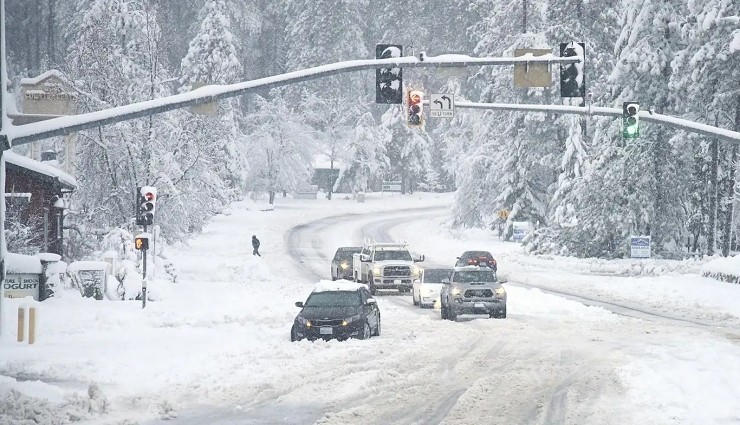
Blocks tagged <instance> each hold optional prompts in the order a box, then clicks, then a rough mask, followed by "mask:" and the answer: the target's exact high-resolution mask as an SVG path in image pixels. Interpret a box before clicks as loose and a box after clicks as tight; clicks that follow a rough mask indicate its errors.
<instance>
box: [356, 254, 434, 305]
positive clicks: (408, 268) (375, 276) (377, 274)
mask: <svg viewBox="0 0 740 425" xmlns="http://www.w3.org/2000/svg"><path fill="white" fill-rule="evenodd" d="M421 261H424V256H423V255H421V256H416V257H412V255H411V253H410V252H409V249H408V245H407V244H399V243H371V244H366V245H365V246H363V247H362V251H361V252H360V253H359V254H354V255H353V258H352V266H353V272H354V277H355V281H356V282H360V283H365V284H367V286H368V288H370V293H371V294H373V295H375V294H376V293H377V290H378V289H395V290H398V291H399V292H409V291H411V287H412V285H413V283H414V280H418V279H419V275H420V274H421V269H420V268H419V267H418V266H417V265H416V264H415V263H417V262H421Z"/></svg>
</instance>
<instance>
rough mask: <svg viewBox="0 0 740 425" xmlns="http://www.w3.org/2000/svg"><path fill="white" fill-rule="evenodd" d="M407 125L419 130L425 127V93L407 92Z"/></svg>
mask: <svg viewBox="0 0 740 425" xmlns="http://www.w3.org/2000/svg"><path fill="white" fill-rule="evenodd" d="M405 98H406V125H408V126H409V127H412V128H419V127H421V126H422V125H424V92H423V91H421V90H413V89H408V90H406V96H405Z"/></svg>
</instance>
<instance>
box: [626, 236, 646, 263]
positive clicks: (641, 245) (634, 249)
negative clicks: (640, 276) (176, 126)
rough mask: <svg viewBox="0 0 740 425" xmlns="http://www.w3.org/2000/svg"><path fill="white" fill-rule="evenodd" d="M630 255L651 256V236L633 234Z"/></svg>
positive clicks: (637, 256) (633, 256)
mask: <svg viewBox="0 0 740 425" xmlns="http://www.w3.org/2000/svg"><path fill="white" fill-rule="evenodd" d="M630 257H632V258H650V236H632V237H631V238H630Z"/></svg>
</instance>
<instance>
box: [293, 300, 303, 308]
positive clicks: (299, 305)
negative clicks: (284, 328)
mask: <svg viewBox="0 0 740 425" xmlns="http://www.w3.org/2000/svg"><path fill="white" fill-rule="evenodd" d="M295 306H296V307H300V308H303V301H296V303H295Z"/></svg>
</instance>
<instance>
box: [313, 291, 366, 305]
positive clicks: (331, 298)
mask: <svg viewBox="0 0 740 425" xmlns="http://www.w3.org/2000/svg"><path fill="white" fill-rule="evenodd" d="M360 301H361V299H360V293H359V292H357V291H326V292H314V293H312V294H311V295H310V296H309V297H308V299H307V300H306V307H350V306H358V305H360Z"/></svg>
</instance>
